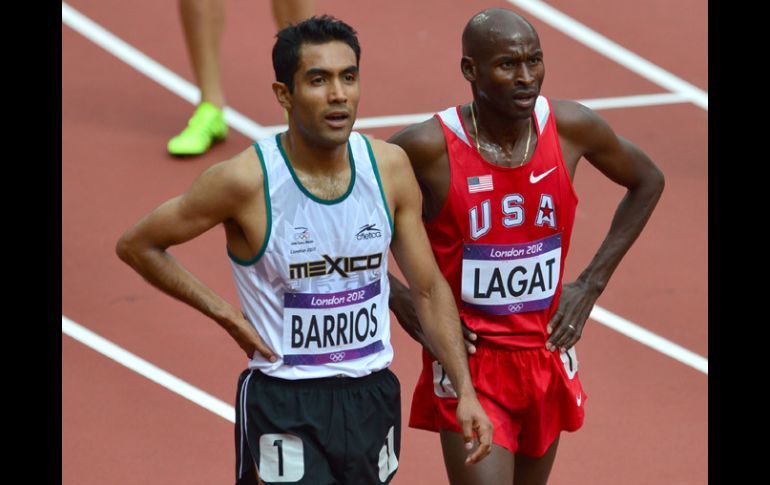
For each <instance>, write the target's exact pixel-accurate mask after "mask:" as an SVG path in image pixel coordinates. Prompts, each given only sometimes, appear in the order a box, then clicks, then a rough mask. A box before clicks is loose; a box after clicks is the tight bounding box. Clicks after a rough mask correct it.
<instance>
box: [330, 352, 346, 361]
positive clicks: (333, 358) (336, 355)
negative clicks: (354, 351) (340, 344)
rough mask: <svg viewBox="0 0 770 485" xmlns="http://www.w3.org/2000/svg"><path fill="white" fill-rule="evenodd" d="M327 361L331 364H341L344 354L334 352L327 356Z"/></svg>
mask: <svg viewBox="0 0 770 485" xmlns="http://www.w3.org/2000/svg"><path fill="white" fill-rule="evenodd" d="M329 359H330V360H331V361H332V362H342V361H343V360H344V359H345V352H334V353H333V354H329Z"/></svg>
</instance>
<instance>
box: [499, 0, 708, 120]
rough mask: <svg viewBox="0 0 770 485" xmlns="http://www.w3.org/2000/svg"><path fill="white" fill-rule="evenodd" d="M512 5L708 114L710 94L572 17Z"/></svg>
mask: <svg viewBox="0 0 770 485" xmlns="http://www.w3.org/2000/svg"><path fill="white" fill-rule="evenodd" d="M508 3H511V4H513V5H515V6H517V7H519V8H520V9H522V10H525V11H527V12H529V13H530V14H532V15H533V16H535V17H537V18H538V19H540V20H541V21H543V22H545V23H547V24H548V25H550V26H551V27H553V28H555V29H557V30H559V31H561V32H563V33H564V34H566V35H567V36H569V37H572V38H573V39H575V40H576V41H578V42H580V43H581V44H584V45H586V46H588V47H590V48H591V49H593V50H595V51H596V52H598V53H600V54H602V55H604V56H605V57H608V58H609V59H611V60H613V61H615V62H617V63H618V64H620V65H622V66H623V67H625V68H626V69H629V70H631V71H633V72H635V73H637V74H638V75H640V76H642V77H643V78H645V79H647V80H649V81H652V82H654V83H655V84H657V85H658V86H661V87H663V88H665V89H668V90H670V91H673V92H675V93H678V94H681V95H682V96H684V97H686V98H687V99H689V100H690V101H691V102H693V103H694V104H696V105H697V106H699V107H701V108H703V109H705V110H706V111H708V109H709V96H708V93H707V92H705V91H703V90H702V89H700V88H698V87H697V86H694V85H692V84H690V83H688V82H687V81H685V80H684V79H682V78H680V77H677V76H675V75H674V74H672V73H670V72H668V71H666V70H665V69H663V68H662V67H659V66H657V65H655V64H653V63H652V62H650V61H648V60H647V59H644V58H643V57H641V56H639V55H637V54H634V53H633V52H631V51H630V50H628V49H626V48H625V47H622V46H620V45H619V44H617V43H616V42H613V41H611V40H610V39H608V38H607V37H604V36H603V35H601V34H599V33H598V32H596V31H594V30H592V29H590V28H588V27H587V26H585V25H583V24H581V23H580V22H578V21H577V20H575V19H573V18H572V17H570V16H568V15H566V14H564V13H562V12H561V11H559V10H556V9H555V8H553V7H551V6H550V5H548V4H547V3H544V2H542V1H540V0H508Z"/></svg>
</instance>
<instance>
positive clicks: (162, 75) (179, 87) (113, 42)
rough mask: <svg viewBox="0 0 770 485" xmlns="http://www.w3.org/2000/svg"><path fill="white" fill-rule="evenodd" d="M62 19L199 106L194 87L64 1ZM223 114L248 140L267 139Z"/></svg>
mask: <svg viewBox="0 0 770 485" xmlns="http://www.w3.org/2000/svg"><path fill="white" fill-rule="evenodd" d="M61 20H62V23H64V24H66V25H67V26H68V27H70V28H71V29H72V30H74V31H76V32H78V33H79V34H81V35H82V36H83V37H85V38H87V39H88V40H90V41H91V42H93V43H94V44H96V45H98V46H99V47H101V48H102V49H104V50H106V51H107V52H109V53H110V54H112V55H114V56H115V57H117V58H118V59H120V60H121V61H123V62H125V63H126V64H128V65H129V66H131V67H133V68H134V69H136V70H137V71H139V72H141V73H142V74H144V75H145V76H147V77H149V78H150V79H152V80H153V81H155V82H156V83H158V84H160V85H161V86H163V87H164V88H166V89H168V90H169V91H171V92H172V93H175V94H177V95H178V96H180V97H181V98H182V99H184V100H185V101H187V102H189V103H191V104H193V105H197V104H198V101H199V100H200V90H199V89H198V88H197V87H196V86H195V85H194V84H192V83H190V82H188V81H187V80H185V79H183V78H182V77H180V76H178V75H177V74H176V73H174V72H173V71H171V70H169V69H168V68H166V67H165V66H163V65H161V64H159V63H158V62H157V61H155V60H153V59H151V58H150V57H148V56H147V55H146V54H144V53H143V52H141V51H140V50H138V49H136V48H135V47H133V46H131V45H129V44H128V43H126V42H125V41H123V40H122V39H120V38H118V37H117V36H115V35H114V34H112V33H111V32H109V31H107V30H106V29H105V28H103V27H102V26H100V25H99V24H97V23H96V22H94V21H93V20H91V19H89V18H88V17H86V16H85V15H83V14H81V13H80V12H78V11H77V10H75V9H74V8H72V7H70V6H69V5H67V4H66V3H64V2H62V4H61ZM224 112H225V121H226V122H227V124H228V125H230V126H231V127H233V128H234V129H236V130H238V131H239V132H241V133H243V134H244V135H246V136H248V137H251V138H252V139H253V140H258V139H260V138H263V137H265V136H268V134H267V133H265V131H264V130H263V129H262V127H261V126H260V125H258V124H257V123H255V122H254V121H252V120H250V119H249V118H247V117H246V116H244V115H242V114H241V113H239V112H237V111H235V110H234V109H232V108H229V107H225V109H224Z"/></svg>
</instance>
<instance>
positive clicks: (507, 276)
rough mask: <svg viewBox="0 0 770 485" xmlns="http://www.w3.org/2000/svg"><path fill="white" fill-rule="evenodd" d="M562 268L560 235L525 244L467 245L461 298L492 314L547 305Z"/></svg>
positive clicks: (465, 304)
mask: <svg viewBox="0 0 770 485" xmlns="http://www.w3.org/2000/svg"><path fill="white" fill-rule="evenodd" d="M560 269H561V234H555V235H553V236H550V237H547V238H545V239H540V240H538V241H533V242H529V243H522V244H465V246H464V247H463V273H462V300H463V305H464V306H465V307H467V308H474V309H477V310H481V311H483V312H485V313H488V314H491V315H510V314H513V313H525V312H534V311H538V310H542V309H544V308H548V307H549V306H550V305H551V301H552V300H553V296H554V294H555V293H556V288H557V284H558V282H559V272H560Z"/></svg>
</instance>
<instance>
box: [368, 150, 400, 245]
mask: <svg viewBox="0 0 770 485" xmlns="http://www.w3.org/2000/svg"><path fill="white" fill-rule="evenodd" d="M361 138H363V139H364V141H365V142H366V149H367V150H368V151H369V161H370V162H372V170H373V171H374V176H375V177H376V178H377V185H378V186H379V187H380V195H381V196H382V203H383V204H384V205H385V213H386V214H387V215H388V222H389V223H390V233H391V234H393V233H394V228H393V219H392V218H391V217H390V208H389V207H388V199H386V198H385V191H384V190H383V189H382V179H381V178H380V171H379V169H378V168H377V160H375V158H374V152H373V151H372V145H371V143H369V139H368V138H366V136H364V135H361Z"/></svg>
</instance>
